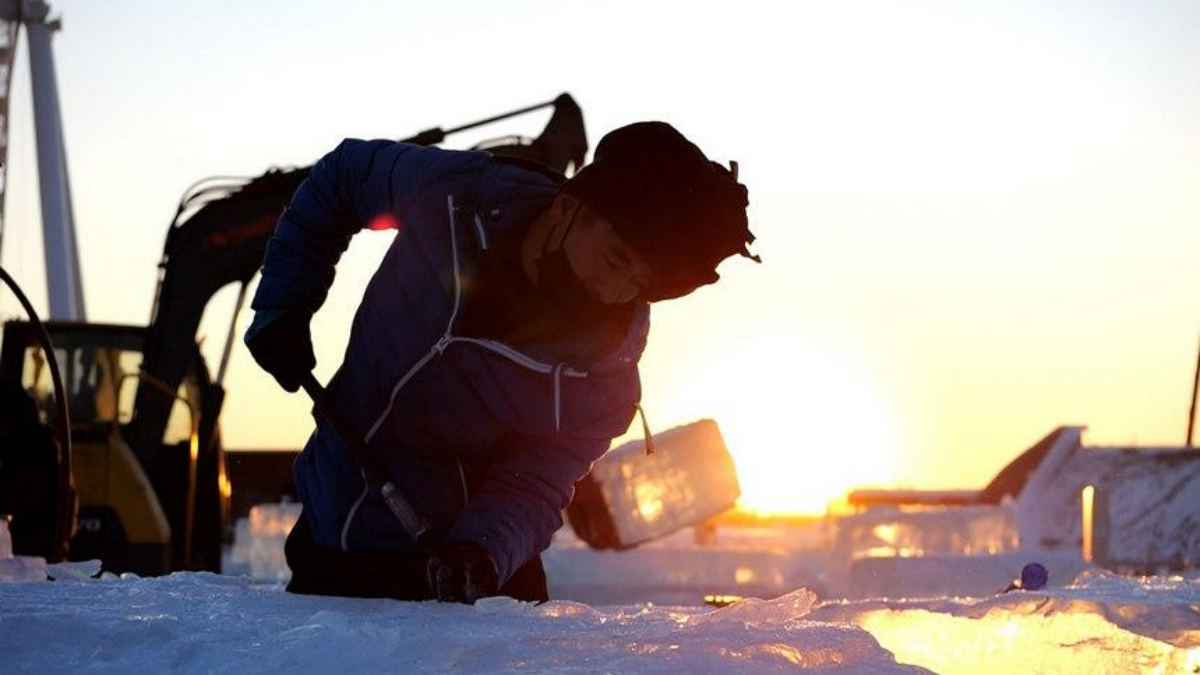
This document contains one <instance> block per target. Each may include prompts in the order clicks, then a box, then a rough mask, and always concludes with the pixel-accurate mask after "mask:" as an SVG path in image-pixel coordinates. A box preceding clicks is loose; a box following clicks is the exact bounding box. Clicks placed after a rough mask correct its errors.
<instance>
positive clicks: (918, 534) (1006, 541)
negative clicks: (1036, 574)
mask: <svg viewBox="0 0 1200 675" xmlns="http://www.w3.org/2000/svg"><path fill="white" fill-rule="evenodd" d="M837 529H838V532H837V539H836V542H835V544H834V551H833V554H834V557H835V558H836V559H839V560H842V561H845V562H850V561H852V560H856V559H858V558H865V557H887V556H906V557H911V556H920V555H932V554H952V555H981V554H994V553H1001V552H1004V551H1011V550H1013V549H1015V548H1016V547H1017V545H1018V543H1019V539H1020V537H1019V536H1018V533H1017V521H1016V515H1015V513H1014V509H1013V508H1012V507H1011V506H1009V505H999V506H992V505H979V506H957V507H947V508H934V509H920V510H916V511H902V510H898V509H877V510H871V511H867V512H865V513H862V514H859V515H854V516H846V517H843V518H840V519H838V521H837Z"/></svg>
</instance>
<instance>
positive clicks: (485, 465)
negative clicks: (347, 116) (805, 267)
mask: <svg viewBox="0 0 1200 675" xmlns="http://www.w3.org/2000/svg"><path fill="white" fill-rule="evenodd" d="M732 168H733V170H732V171H731V170H728V169H725V168H724V167H723V166H721V165H718V164H716V163H714V162H710V161H709V160H708V159H707V158H706V157H705V156H704V154H703V153H702V152H701V151H700V150H699V148H697V147H696V146H695V145H693V144H692V143H690V142H689V141H688V140H687V139H686V138H684V137H683V136H682V135H681V134H680V133H679V132H678V131H676V130H675V129H674V128H672V127H671V126H670V125H668V124H665V123H662V122H641V123H637V124H633V125H630V126H627V127H623V128H621V129H618V130H616V131H613V132H612V133H610V134H608V135H607V136H605V137H604V138H603V139H602V140H601V142H600V145H599V146H598V147H597V149H596V153H595V159H594V161H593V162H592V163H591V164H589V165H588V166H586V167H585V168H584V169H583V170H582V171H580V172H579V173H577V174H576V175H575V176H574V177H572V178H571V179H570V180H566V179H565V178H564V177H563V176H561V175H558V174H556V173H554V172H553V171H549V170H546V169H542V168H539V167H537V166H533V165H529V164H524V163H521V162H518V161H515V160H506V159H501V158H496V157H492V156H491V155H489V154H487V153H483V152H463V151H448V150H442V149H438V148H427V147H420V146H414V145H409V144H405V143H395V142H391V141H356V140H348V141H345V142H343V143H342V144H341V145H340V146H338V148H337V149H335V150H334V151H333V152H331V153H330V154H329V155H326V156H325V157H324V158H323V159H322V160H321V161H320V162H318V163H317V164H316V165H315V166H314V167H313V170H312V173H311V174H310V176H309V177H308V179H307V180H306V181H305V182H304V183H303V184H302V185H301V186H300V188H299V189H298V190H297V192H296V194H295V196H294V197H293V199H292V203H291V205H290V207H289V208H288V209H287V211H286V212H285V213H284V215H283V216H282V218H281V219H280V221H279V224H278V225H277V227H276V230H275V233H274V235H273V236H272V237H271V239H270V241H269V243H268V245H267V252H266V256H265V259H264V261H263V270H262V281H261V283H260V284H259V287H258V291H257V293H256V294H255V297H254V301H253V305H252V306H253V308H254V309H255V311H256V314H255V318H254V323H253V325H252V326H251V327H250V329H249V331H248V332H247V334H246V342H247V345H248V346H249V348H250V351H251V352H252V353H253V354H254V357H255V359H256V360H257V361H258V362H259V364H260V365H261V366H262V367H263V368H264V369H265V370H267V371H268V372H270V373H271V374H272V375H273V376H274V377H275V378H276V379H277V380H278V381H279V383H280V385H282V386H283V387H284V388H285V389H287V390H288V391H293V392H294V391H296V390H297V388H298V387H299V383H300V380H301V378H302V376H303V375H304V374H306V373H308V372H310V371H311V370H312V368H313V366H314V365H315V363H316V360H315V358H314V355H313V349H312V341H311V337H310V333H309V320H310V318H311V316H312V314H313V313H314V312H316V311H317V309H318V308H319V307H320V306H321V304H322V302H323V301H324V299H325V296H326V293H327V291H328V289H329V286H330V285H331V284H332V282H333V277H334V266H335V264H336V262H337V260H338V258H339V257H340V255H341V254H342V253H343V252H344V251H345V250H346V247H347V245H348V244H349V239H350V237H351V236H352V235H353V234H354V233H356V232H358V231H359V230H361V229H363V228H371V229H381V228H395V229H397V230H398V233H397V235H396V238H395V241H394V242H393V243H392V245H391V247H390V249H389V250H388V252H387V255H386V256H385V257H384V260H383V262H382V263H381V264H380V266H379V269H378V270H377V271H376V273H375V276H374V277H373V278H372V279H371V282H370V283H369V285H368V286H367V290H366V293H365V295H364V297H363V300H362V304H361V305H360V306H359V308H358V312H357V314H356V315H355V318H354V323H353V326H352V328H351V332H350V341H349V344H348V346H347V348H346V354H345V358H344V360H343V362H342V365H341V367H340V368H339V369H338V371H337V373H336V374H335V375H334V376H333V379H332V380H331V381H330V383H329V386H328V392H329V395H330V396H331V397H332V399H333V400H334V401H335V402H336V403H337V404H338V406H339V407H340V408H342V409H343V410H344V411H345V413H346V414H347V416H348V417H349V420H350V423H351V424H352V426H354V427H355V428H356V429H357V430H358V431H359V432H360V433H361V434H362V437H363V439H364V440H365V441H366V443H367V445H368V447H369V448H370V450H371V451H372V452H374V453H375V454H376V455H377V456H378V457H379V458H380V459H381V460H382V462H383V463H384V465H385V467H386V468H387V470H388V473H389V477H390V478H391V479H392V480H393V481H395V483H396V485H397V486H398V487H399V488H400V490H401V492H402V493H403V494H404V495H405V496H406V497H407V498H408V501H409V502H411V503H412V505H413V506H414V507H415V508H416V510H417V511H418V512H420V513H421V514H422V515H423V516H424V517H425V518H426V519H427V520H429V521H430V523H431V524H432V525H433V528H434V531H435V533H436V537H435V541H436V542H438V543H437V544H436V549H435V551H436V552H435V554H434V555H432V556H427V555H426V554H425V553H423V552H422V551H421V549H420V548H418V547H417V546H416V545H415V543H414V542H413V541H412V538H411V537H409V535H408V534H407V533H406V532H405V530H404V529H403V527H401V525H400V523H399V522H397V520H396V519H395V517H394V516H393V515H392V514H391V512H390V511H389V510H388V508H387V507H386V505H385V504H384V502H383V500H382V498H381V496H380V495H379V493H378V491H377V490H374V489H372V488H371V487H370V486H369V485H368V484H367V481H366V479H365V477H364V474H363V471H362V469H361V468H360V467H359V466H358V464H357V463H356V462H355V460H354V459H353V457H352V455H351V454H350V452H349V451H348V450H347V449H346V448H345V447H344V446H343V444H342V442H341V441H340V440H339V439H338V437H337V435H336V434H335V433H333V431H332V430H331V429H329V428H328V427H327V426H326V425H325V424H324V423H323V422H322V421H320V420H318V423H317V428H316V431H315V432H314V433H313V435H312V436H311V438H310V439H309V441H308V443H307V445H306V446H305V448H304V451H303V452H302V453H301V454H300V456H299V458H298V459H297V460H296V465H295V482H296V489H297V491H298V493H299V496H300V499H301V501H302V502H303V505H304V510H303V516H302V517H301V518H300V520H299V521H298V523H297V525H296V527H295V528H294V530H293V531H292V533H291V535H290V536H289V538H288V544H287V556H288V564H289V566H290V567H291V568H292V572H293V575H292V581H291V583H290V585H289V590H292V591H294V592H300V593H316V594H330V595H350V596H367V597H374V596H382V597H394V598H399V599H412V600H421V599H434V598H436V599H439V600H443V601H458V602H474V601H475V600H476V599H478V598H480V597H485V596H488V595H494V594H497V593H500V594H505V595H511V596H513V597H517V598H519V599H524V600H544V599H546V597H547V596H546V582H545V574H544V572H543V571H542V567H541V560H540V557H539V554H540V553H541V552H542V551H543V550H544V549H545V548H546V547H547V546H548V545H549V544H550V539H551V535H552V534H553V533H554V531H555V530H557V529H558V528H559V527H560V526H561V525H562V517H561V512H562V510H563V508H565V507H566V505H567V503H568V502H569V501H570V499H571V494H572V490H573V488H574V485H575V483H576V481H578V480H579V479H580V478H582V477H583V476H584V475H586V474H587V472H588V470H589V468H590V467H591V464H592V462H594V461H595V460H596V459H598V458H599V457H600V456H601V455H602V454H603V453H604V452H605V450H606V449H607V448H608V446H609V443H610V442H611V441H612V439H613V438H614V437H616V436H618V435H620V434H622V433H624V431H625V430H626V429H627V428H628V426H629V424H630V422H631V421H632V420H633V417H634V413H635V410H636V409H637V407H638V401H639V400H640V397H641V385H640V381H639V379H638V370H637V364H638V359H639V358H640V357H641V354H642V350H643V348H644V347H645V343H646V335H647V332H648V329H649V314H650V312H649V303H651V302H656V301H659V300H665V299H668V298H675V297H679V296H682V295H686V294H688V293H690V292H691V291H693V290H695V289H696V288H698V287H699V286H702V285H704V284H709V283H712V282H714V281H716V280H717V273H716V271H715V269H716V267H717V265H718V264H719V263H720V262H721V261H722V260H724V259H725V258H727V257H728V256H730V255H733V254H735V253H740V254H742V255H744V256H747V257H749V256H750V254H749V253H748V251H747V249H746V245H747V244H748V243H749V242H751V241H753V239H754V237H753V235H752V234H751V233H750V231H749V229H748V226H747V220H746V206H747V204H748V200H747V192H746V188H745V187H744V186H742V185H741V184H739V183H738V182H737V175H736V165H732Z"/></svg>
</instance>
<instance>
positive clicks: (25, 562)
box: [0, 555, 46, 582]
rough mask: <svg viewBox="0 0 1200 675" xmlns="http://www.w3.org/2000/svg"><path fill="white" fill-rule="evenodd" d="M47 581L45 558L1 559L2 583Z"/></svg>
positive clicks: (18, 557) (21, 556)
mask: <svg viewBox="0 0 1200 675" xmlns="http://www.w3.org/2000/svg"><path fill="white" fill-rule="evenodd" d="M45 580H46V559H45V558H37V557H34V556H27V555H18V556H13V557H9V558H0V582H7V581H45Z"/></svg>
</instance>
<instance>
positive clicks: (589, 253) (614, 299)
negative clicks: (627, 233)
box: [551, 200, 652, 304]
mask: <svg viewBox="0 0 1200 675" xmlns="http://www.w3.org/2000/svg"><path fill="white" fill-rule="evenodd" d="M572 201H573V202H574V204H573V206H574V207H575V208H578V213H575V214H573V215H574V218H575V223H574V225H572V226H571V228H570V231H569V232H567V237H566V240H565V241H563V242H562V246H563V247H564V249H565V250H566V254H567V260H568V261H569V262H570V263H571V269H573V270H574V271H575V276H577V277H579V281H580V283H582V284H583V286H584V288H586V289H587V291H588V293H590V294H591V295H592V297H594V298H595V299H597V300H599V301H600V302H603V303H606V304H618V303H624V302H629V301H631V300H633V299H634V298H636V297H637V295H638V294H639V293H641V292H642V291H644V290H645V289H646V288H647V287H649V285H650V281H651V273H652V270H651V268H650V265H649V263H647V262H646V260H645V258H643V257H642V256H641V254H639V253H638V252H637V251H635V250H634V249H633V247H632V246H630V245H629V244H628V243H627V242H626V241H625V240H624V239H622V238H621V236H620V235H619V234H617V233H616V232H615V231H614V230H613V226H612V223H610V222H608V221H607V220H605V219H604V218H602V217H601V216H600V215H599V214H597V213H596V212H595V211H592V210H591V209H589V208H588V207H587V206H586V205H583V204H581V203H580V202H578V201H575V200H572ZM561 236H562V234H560V233H554V234H552V235H551V241H556V240H557V239H558V238H559V237H561Z"/></svg>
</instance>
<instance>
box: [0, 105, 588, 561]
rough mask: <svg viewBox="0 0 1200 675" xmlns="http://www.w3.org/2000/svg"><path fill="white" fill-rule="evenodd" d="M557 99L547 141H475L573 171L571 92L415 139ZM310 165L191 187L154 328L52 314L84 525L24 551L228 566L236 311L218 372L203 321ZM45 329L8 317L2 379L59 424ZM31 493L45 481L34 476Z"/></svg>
mask: <svg viewBox="0 0 1200 675" xmlns="http://www.w3.org/2000/svg"><path fill="white" fill-rule="evenodd" d="M551 107H552V108H553V109H554V112H553V114H552V116H551V118H550V121H549V122H548V123H547V125H546V127H545V130H544V131H543V132H542V133H541V135H539V136H538V137H536V138H533V139H527V138H520V137H507V138H505V139H502V140H499V141H493V142H489V143H485V144H483V145H481V146H478V147H479V149H485V150H487V151H488V152H491V153H494V154H502V155H508V156H515V157H519V158H521V159H524V160H527V161H533V162H538V163H541V164H543V165H545V166H548V167H551V168H553V169H556V170H558V171H562V172H564V173H565V172H568V171H571V170H572V169H578V168H579V167H580V166H582V164H583V161H584V157H585V154H586V152H587V137H586V135H585V133H584V128H583V115H582V112H581V111H580V109H579V106H578V105H577V104H576V103H575V101H574V100H573V99H572V98H571V97H570V96H569V95H567V94H563V95H561V96H559V97H558V98H556V99H555V100H553V101H550V102H547V103H542V104H539V105H536V106H531V107H528V108H523V109H521V110H517V111H514V112H511V113H507V114H504V115H498V116H495V117H491V118H488V119H486V120H482V121H480V122H476V123H472V124H468V125H463V126H460V127H456V128H453V129H449V130H442V129H440V128H435V129H430V130H427V131H424V132H421V133H420V134H418V135H417V136H414V137H412V138H410V139H407V140H408V141H409V142H413V143H418V144H423V145H431V144H436V143H440V142H442V141H443V140H445V138H446V137H447V136H449V135H451V134H454V133H457V132H461V131H466V130H468V129H473V128H475V127H479V126H483V125H486V124H490V123H493V122H497V121H500V120H503V119H507V118H509V117H513V116H516V115H521V114H524V113H529V112H533V111H535V110H539V109H545V108H551ZM309 169H310V167H304V168H298V169H287V170H277V169H272V170H270V171H268V172H267V173H265V174H263V175H262V176H259V177H257V178H253V179H246V180H229V179H215V180H206V181H202V182H200V183H197V184H196V185H194V186H192V187H191V188H189V189H188V191H187V192H186V193H185V194H184V196H183V198H182V200H181V201H180V204H179V209H178V211H177V213H176V216H175V218H174V219H173V221H172V223H171V226H170V229H169V231H168V234H167V241H166V246H165V248H164V251H163V257H162V261H161V262H160V264H159V278H158V287H157V291H156V294H155V299H154V307H153V310H152V313H151V319H150V323H149V324H148V325H147V326H122V325H105V324H94V323H78V322H47V323H46V324H45V326H46V329H47V331H48V332H49V335H50V337H51V338H52V341H53V344H54V347H53V352H54V359H55V360H56V362H57V364H58V366H59V367H60V369H61V371H62V374H63V381H64V393H63V394H61V396H62V397H64V398H65V399H66V401H67V403H68V409H69V419H70V422H69V425H70V437H71V439H72V441H73V448H74V453H73V457H69V458H64V460H65V459H73V462H72V464H73V467H72V470H71V472H72V473H73V476H74V482H75V484H76V486H77V489H78V500H79V502H78V503H79V506H78V526H77V527H76V528H74V529H75V532H74V535H73V536H71V538H70V542H69V546H66V547H64V546H62V542H58V544H56V545H55V546H51V547H47V548H46V550H38V551H20V550H18V551H17V553H25V554H33V555H44V556H47V557H49V558H50V559H51V561H53V560H54V559H56V558H58V557H59V555H61V550H62V549H63V548H66V549H67V550H68V555H69V558H70V559H74V560H86V559H94V558H98V559H100V560H102V561H104V566H105V569H108V570H111V571H115V572H124V571H131V572H136V573H139V574H161V573H166V572H170V571H173V570H181V569H199V570H219V568H220V562H221V544H222V541H223V540H224V539H225V537H226V533H227V529H228V528H227V525H228V522H229V518H230V508H229V506H230V498H231V494H232V491H233V489H234V486H233V485H232V484H231V481H230V479H229V475H228V473H227V471H226V457H225V452H224V448H223V446H222V443H221V434H220V427H219V424H218V420H219V418H220V414H221V408H222V405H223V403H224V398H225V390H224V387H223V381H224V377H225V373H226V370H227V367H228V364H229V358H230V354H231V352H232V348H233V343H234V340H235V339H236V337H237V336H236V335H234V326H235V322H233V321H231V323H230V329H229V335H228V337H227V339H226V343H225V348H224V352H223V354H222V357H221V362H220V364H219V365H218V368H217V371H216V375H215V377H214V376H213V374H212V373H210V371H209V369H208V366H207V364H206V363H205V361H204V359H203V357H202V356H201V354H200V350H199V347H198V346H197V344H196V331H197V329H198V328H199V325H200V320H201V317H202V315H203V313H204V308H205V307H206V306H207V304H208V302H209V301H210V300H211V298H212V297H213V295H215V294H216V293H217V292H218V291H220V290H221V289H222V288H224V287H226V286H228V285H229V284H239V285H240V292H239V294H238V298H237V302H236V306H235V309H234V317H236V315H237V312H238V311H239V310H240V309H241V307H242V305H243V304H244V301H245V296H246V289H247V286H248V284H249V282H250V281H251V279H252V278H253V277H254V275H255V274H256V273H257V272H258V269H259V266H260V264H261V261H262V257H263V252H264V250H265V246H266V242H267V239H268V238H269V237H270V235H271V233H272V232H273V231H274V227H275V223H276V221H277V220H278V218H279V215H280V213H281V212H282V211H283V209H284V208H285V207H286V206H287V204H288V202H289V201H290V199H291V196H292V194H293V193H294V192H295V191H296V188H297V187H299V185H300V183H301V182H302V181H303V180H304V179H305V177H306V176H307V175H308V172H309ZM37 333H38V332H37V330H36V326H35V325H34V324H31V323H30V322H26V321H12V322H9V323H8V324H6V325H5V326H4V331H3V344H2V346H0V378H9V379H10V380H12V381H19V382H20V383H21V384H22V385H23V386H24V388H25V389H26V390H28V391H30V392H31V393H33V395H34V397H35V399H37V400H38V402H39V403H40V404H41V408H42V410H43V413H44V414H45V415H46V417H47V418H48V419H47V421H48V422H49V423H50V424H51V425H53V424H56V423H58V422H60V421H62V420H60V419H58V418H59V417H61V415H56V414H54V412H53V410H54V406H53V405H51V403H52V402H56V401H57V400H58V398H57V397H56V395H55V393H54V386H53V379H54V378H52V377H51V376H50V367H49V365H50V364H49V362H48V358H47V354H46V352H45V350H44V349H42V348H41V347H40V346H39V341H38V339H37V337H38V335H37ZM62 464H63V466H64V468H63V470H64V471H65V461H64V462H63V463H62ZM17 470H19V467H17V466H15V465H8V466H0V474H3V473H4V472H8V475H6V476H5V475H0V478H2V479H3V480H5V481H7V483H6V484H16V485H19V484H22V478H23V477H22V476H19V475H18V476H14V475H12V472H13V471H17ZM287 478H289V479H290V476H289V477H287ZM23 489H24V490H30V491H36V490H39V489H45V486H44V485H40V484H38V483H37V482H36V481H32V482H28V483H27V484H26V485H25V487H24V488H23ZM67 498H68V496H67V495H65V494H64V495H62V499H67ZM13 515H14V519H18V520H19V519H20V518H21V517H22V514H20V513H17V514H13ZM26 517H29V516H26ZM55 536H57V537H60V538H62V537H68V536H70V528H63V527H60V528H59V530H58V534H56V535H55ZM55 551H58V552H59V553H56V552H55Z"/></svg>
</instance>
